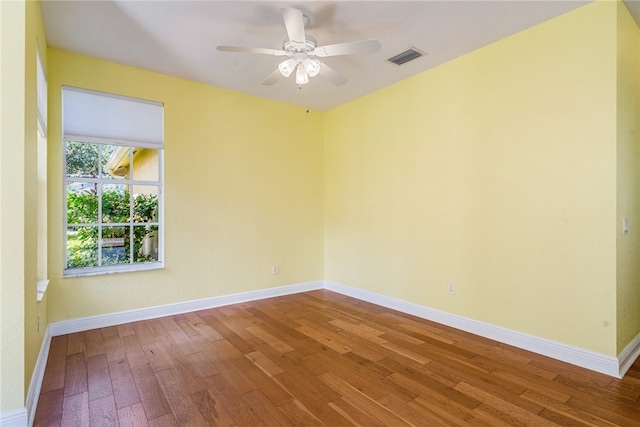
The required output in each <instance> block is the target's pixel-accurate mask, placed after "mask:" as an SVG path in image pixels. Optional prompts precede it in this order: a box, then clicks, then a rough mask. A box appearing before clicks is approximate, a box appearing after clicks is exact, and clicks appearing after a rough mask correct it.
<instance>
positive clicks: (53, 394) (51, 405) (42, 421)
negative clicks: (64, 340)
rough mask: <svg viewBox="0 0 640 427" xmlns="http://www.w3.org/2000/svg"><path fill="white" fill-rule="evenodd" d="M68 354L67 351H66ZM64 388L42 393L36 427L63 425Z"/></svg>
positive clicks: (37, 409)
mask: <svg viewBox="0 0 640 427" xmlns="http://www.w3.org/2000/svg"><path fill="white" fill-rule="evenodd" d="M65 353H66V351H65ZM63 403H64V388H59V389H57V390H52V391H48V392H46V393H41V394H40V397H39V399H38V407H37V408H36V415H35V417H34V422H33V425H35V426H59V425H61V423H62V406H63Z"/></svg>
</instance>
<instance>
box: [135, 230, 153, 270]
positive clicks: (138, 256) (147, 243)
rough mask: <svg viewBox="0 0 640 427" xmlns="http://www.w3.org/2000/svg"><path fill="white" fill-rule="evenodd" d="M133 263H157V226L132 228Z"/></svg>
mask: <svg viewBox="0 0 640 427" xmlns="http://www.w3.org/2000/svg"><path fill="white" fill-rule="evenodd" d="M133 231H134V241H133V261H134V262H152V261H158V226H157V225H146V226H142V225H137V226H134V227H133Z"/></svg>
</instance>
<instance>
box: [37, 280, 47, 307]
mask: <svg viewBox="0 0 640 427" xmlns="http://www.w3.org/2000/svg"><path fill="white" fill-rule="evenodd" d="M48 286H49V279H44V280H40V281H38V284H37V290H38V291H37V294H36V298H37V299H38V302H40V301H42V299H43V298H44V294H45V292H47V287H48Z"/></svg>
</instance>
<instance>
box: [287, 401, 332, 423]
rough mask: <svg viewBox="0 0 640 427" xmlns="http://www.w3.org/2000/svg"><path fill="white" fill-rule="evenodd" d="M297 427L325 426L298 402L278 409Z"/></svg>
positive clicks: (289, 403)
mask: <svg viewBox="0 0 640 427" xmlns="http://www.w3.org/2000/svg"><path fill="white" fill-rule="evenodd" d="M278 409H280V410H281V411H282V413H283V414H285V415H286V416H287V418H289V419H290V420H291V422H293V424H294V425H296V426H309V427H312V426H313V427H320V426H324V425H325V424H324V423H322V422H321V421H320V420H319V419H318V418H316V417H315V416H314V415H313V414H312V413H311V412H310V411H309V410H308V409H307V408H305V407H304V405H302V403H300V402H299V401H298V400H292V401H290V402H287V403H285V404H282V405H280V406H279V407H278Z"/></svg>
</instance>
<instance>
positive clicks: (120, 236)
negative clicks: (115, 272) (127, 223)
mask: <svg viewBox="0 0 640 427" xmlns="http://www.w3.org/2000/svg"><path fill="white" fill-rule="evenodd" d="M129 241H130V240H129V227H104V228H103V229H102V265H116V264H128V263H129V260H130V258H129Z"/></svg>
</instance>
